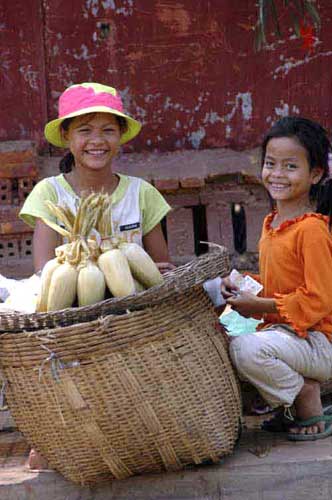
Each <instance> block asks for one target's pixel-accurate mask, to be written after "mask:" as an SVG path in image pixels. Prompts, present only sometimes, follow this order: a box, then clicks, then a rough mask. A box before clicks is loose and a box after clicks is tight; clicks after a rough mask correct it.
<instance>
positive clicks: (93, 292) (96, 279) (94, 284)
mask: <svg viewBox="0 0 332 500" xmlns="http://www.w3.org/2000/svg"><path fill="white" fill-rule="evenodd" d="M105 289H106V284H105V279H104V275H103V273H102V271H101V270H100V269H99V267H98V266H97V265H96V264H94V263H93V262H91V261H88V263H87V265H86V266H85V267H83V268H81V269H80V271H79V274H78V281H77V297H78V305H79V306H88V305H90V304H96V303H97V302H100V301H101V300H104V298H105Z"/></svg>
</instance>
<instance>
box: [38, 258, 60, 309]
mask: <svg viewBox="0 0 332 500" xmlns="http://www.w3.org/2000/svg"><path fill="white" fill-rule="evenodd" d="M59 266H61V263H60V262H59V261H58V259H57V258H55V259H52V260H49V261H48V262H46V264H45V266H44V267H43V270H42V274H41V288H40V293H39V296H38V298H37V305H36V311H37V312H46V311H47V301H48V294H49V289H50V284H51V279H52V276H53V273H54V271H55V270H56V269H57V268H58V267H59Z"/></svg>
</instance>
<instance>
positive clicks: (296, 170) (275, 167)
mask: <svg viewBox="0 0 332 500" xmlns="http://www.w3.org/2000/svg"><path fill="white" fill-rule="evenodd" d="M321 176H322V169H320V168H318V167H317V168H312V169H311V168H310V165H309V160H308V156H307V152H306V149H305V148H304V147H303V146H301V144H300V143H299V142H298V141H297V139H295V138H293V137H276V138H273V139H271V140H270V141H269V142H268V144H267V147H266V154H265V160H264V165H263V170H262V180H263V184H264V186H265V187H266V189H267V190H268V192H269V193H270V195H271V197H272V198H273V199H274V200H275V201H276V203H277V207H278V208H280V207H281V206H283V205H285V204H286V205H287V204H289V203H293V202H296V203H297V204H299V205H301V204H302V203H303V204H304V205H308V204H309V203H310V196H309V195H310V189H311V186H312V185H313V184H316V183H317V182H318V181H319V180H320V178H321Z"/></svg>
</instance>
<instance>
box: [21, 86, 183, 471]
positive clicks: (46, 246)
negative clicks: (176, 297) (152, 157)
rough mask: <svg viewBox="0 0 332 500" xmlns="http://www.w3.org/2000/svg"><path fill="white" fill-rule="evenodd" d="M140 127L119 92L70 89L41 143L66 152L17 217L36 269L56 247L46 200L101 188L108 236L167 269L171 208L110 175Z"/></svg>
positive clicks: (145, 188)
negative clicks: (26, 229)
mask: <svg viewBox="0 0 332 500" xmlns="http://www.w3.org/2000/svg"><path fill="white" fill-rule="evenodd" d="M140 129H141V125H140V123H138V122H137V121H136V120H134V119H133V118H131V117H130V116H128V115H127V114H125V113H124V112H123V107H122V101H121V97H120V95H119V94H118V92H117V91H116V90H115V89H114V88H112V87H108V86H106V85H101V84H98V83H82V84H78V85H72V86H71V87H69V88H68V89H67V90H65V91H64V92H63V94H62V95H61V96H60V100H59V117H58V118H57V119H56V120H52V121H51V122H49V123H48V124H47V125H46V127H45V136H46V139H47V140H48V141H49V142H50V143H51V144H53V145H55V146H59V147H61V148H69V152H68V153H67V154H66V155H65V157H64V158H63V159H62V160H61V161H60V171H61V174H60V175H56V176H53V177H48V178H46V179H43V180H42V181H40V182H39V183H38V184H37V185H36V186H35V187H34V189H33V190H32V192H31V193H30V195H29V196H28V198H27V199H26V201H25V203H24V205H23V208H22V210H21V212H20V216H21V217H22V219H23V220H25V221H26V222H27V223H28V224H30V225H31V226H32V227H34V236H33V257H34V267H35V271H36V272H37V271H39V270H41V269H42V268H43V266H44V264H45V263H46V262H47V261H48V260H50V259H52V258H53V257H54V250H55V248H56V247H57V246H58V245H59V244H61V241H60V240H59V238H60V237H59V235H58V234H57V233H56V232H55V231H53V230H52V229H50V227H49V226H47V225H46V224H45V223H44V222H43V219H46V220H47V219H49V220H51V221H53V222H55V220H54V216H53V215H52V214H50V212H49V211H48V209H47V207H46V205H45V201H46V200H50V201H52V202H54V203H56V204H60V205H67V206H69V207H70V208H72V209H73V210H75V207H76V203H77V200H78V198H79V197H80V196H82V194H83V193H87V192H89V191H94V192H98V191H101V190H103V191H104V192H107V193H109V194H111V195H112V200H113V202H112V226H113V233H122V234H123V233H126V232H127V233H128V232H132V233H131V237H132V241H135V242H136V243H138V244H140V245H142V246H143V247H144V248H145V250H146V251H147V252H148V253H149V254H150V256H151V257H152V259H153V260H154V261H155V262H156V263H157V265H158V267H159V268H160V270H161V271H162V272H165V271H167V270H169V269H172V268H173V267H174V266H173V265H172V264H170V263H169V256H168V250H167V245H166V242H165V239H164V236H163V233H162V229H161V224H160V222H161V220H162V219H163V217H165V215H166V214H167V213H168V212H169V210H170V206H169V205H168V204H167V203H166V201H165V200H164V198H163V197H162V196H161V194H160V193H159V192H158V191H157V190H156V189H155V188H154V187H153V186H152V185H151V184H149V183H148V182H145V181H144V180H142V179H139V178H136V177H130V176H127V175H122V174H119V173H115V172H113V169H112V163H113V159H114V157H115V156H116V155H117V153H118V151H119V147H120V145H121V144H124V143H125V142H127V141H129V140H131V139H132V138H133V137H135V136H136V135H137V134H138V133H139V131H140ZM28 465H29V466H30V467H31V468H33V469H45V468H46V467H47V462H46V461H45V460H44V459H43V457H42V456H41V455H40V454H39V453H38V452H37V451H35V450H31V452H30V456H29V462H28Z"/></svg>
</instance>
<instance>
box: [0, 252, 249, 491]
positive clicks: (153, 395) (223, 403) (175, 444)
mask: <svg viewBox="0 0 332 500" xmlns="http://www.w3.org/2000/svg"><path fill="white" fill-rule="evenodd" d="M213 255H214V254H211V256H210V260H211V262H212V268H213V262H214V259H216V258H217V257H216V256H215V257H213ZM218 258H220V256H219V257H218ZM218 258H217V259H218ZM208 260H209V258H205V260H204V259H203V262H204V265H205V270H206V272H205V275H206V276H205V279H207V278H208V277H210V276H208V275H207V274H208V273H207V269H208V266H206V263H207V261H208ZM195 265H196V266H197V263H196V264H195ZM222 271H225V269H223V270H222ZM184 273H185V274H186V273H188V268H186V269H185V271H184ZM216 319H217V318H216V315H215V313H214V310H213V308H212V306H211V303H210V300H209V299H208V297H207V296H206V294H205V293H204V291H203V289H202V287H201V285H197V284H196V285H194V286H193V287H187V288H186V290H185V291H184V292H183V293H181V294H179V293H174V294H173V296H172V295H170V296H169V297H168V298H167V299H165V300H163V301H162V302H159V303H156V304H155V305H149V306H146V307H144V308H142V309H141V310H137V311H133V312H127V313H124V314H116V315H115V314H108V315H106V316H103V317H98V318H97V319H95V320H93V321H90V322H85V323H78V324H73V325H69V326H65V327H57V328H53V329H44V330H39V331H34V332H19V333H18V332H16V333H3V334H2V335H1V336H0V368H1V370H2V372H3V374H4V376H5V377H6V379H7V381H8V386H7V387H8V388H7V392H6V396H7V399H8V404H9V406H10V408H11V411H12V414H13V417H14V419H15V422H16V424H17V425H18V427H19V429H20V430H21V431H22V432H23V433H24V435H25V437H26V438H27V439H28V441H29V442H30V444H31V445H32V446H34V447H35V448H37V449H38V450H39V451H40V452H41V453H42V454H43V455H44V456H45V457H46V458H47V459H48V461H49V465H50V467H52V468H55V469H57V470H58V471H59V472H61V473H62V474H63V475H64V476H65V477H67V478H68V479H71V480H72V481H74V482H77V483H80V484H93V483H96V482H99V481H101V480H104V479H108V480H110V479H111V480H112V479H115V478H117V479H123V478H126V477H129V476H131V475H133V474H142V473H146V472H159V471H162V470H165V469H166V470H179V469H181V468H183V467H184V466H185V465H187V464H191V463H196V464H199V463H202V462H204V461H206V460H211V461H213V462H217V461H218V460H219V457H221V456H224V455H226V454H229V453H231V452H232V450H233V447H234V443H235V441H236V439H237V436H238V430H239V419H240V411H241V410H240V408H241V401H240V393H239V387H238V383H237V380H236V377H235V374H234V372H233V368H232V366H231V364H230V361H229V357H228V349H227V347H228V340H227V338H226V336H225V335H224V334H223V332H222V331H220V330H217V329H216V328H215V324H216Z"/></svg>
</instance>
